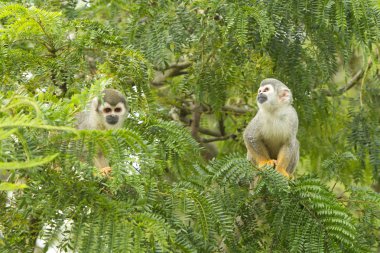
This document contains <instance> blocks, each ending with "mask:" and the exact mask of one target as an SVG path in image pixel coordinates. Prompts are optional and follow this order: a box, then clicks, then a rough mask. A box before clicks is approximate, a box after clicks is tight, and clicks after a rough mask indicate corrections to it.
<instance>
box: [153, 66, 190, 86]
mask: <svg viewBox="0 0 380 253" xmlns="http://www.w3.org/2000/svg"><path fill="white" fill-rule="evenodd" d="M190 66H191V63H190V62H181V63H175V64H172V65H170V66H169V68H167V69H165V70H163V71H156V73H155V75H154V78H153V80H152V82H151V83H152V85H153V86H156V87H161V86H163V85H164V84H165V82H166V80H167V79H168V78H171V77H175V76H180V75H185V74H187V73H188V72H187V71H184V70H185V69H186V68H188V67H190Z"/></svg>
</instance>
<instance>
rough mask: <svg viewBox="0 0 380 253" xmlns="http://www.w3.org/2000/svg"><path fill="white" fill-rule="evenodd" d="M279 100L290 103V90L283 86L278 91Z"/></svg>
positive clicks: (291, 98)
mask: <svg viewBox="0 0 380 253" xmlns="http://www.w3.org/2000/svg"><path fill="white" fill-rule="evenodd" d="M279 100H280V102H282V103H289V104H290V103H292V102H293V97H292V92H291V91H290V90H289V89H288V88H283V89H281V90H280V92H279Z"/></svg>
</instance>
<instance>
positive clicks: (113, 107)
mask: <svg viewBox="0 0 380 253" xmlns="http://www.w3.org/2000/svg"><path fill="white" fill-rule="evenodd" d="M127 115H128V106H127V101H126V98H125V96H124V95H123V94H121V93H120V92H119V91H117V90H114V89H105V90H104V91H103V92H102V93H101V95H100V96H99V97H96V98H94V99H93V100H92V101H91V104H90V110H89V111H84V112H81V113H80V114H78V116H77V129H97V130H109V129H118V128H121V127H122V126H123V122H124V120H125V119H126V117H127ZM94 165H95V167H97V168H98V169H99V170H100V172H101V174H103V175H108V174H109V173H110V172H111V167H110V166H109V163H108V161H107V159H106V158H105V157H104V155H103V153H102V152H101V151H99V152H98V154H97V156H96V157H95V158H94Z"/></svg>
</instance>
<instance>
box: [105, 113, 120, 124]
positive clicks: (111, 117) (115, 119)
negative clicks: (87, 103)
mask: <svg viewBox="0 0 380 253" xmlns="http://www.w3.org/2000/svg"><path fill="white" fill-rule="evenodd" d="M106 121H107V123H108V124H111V125H115V124H116V123H117V122H118V121H119V116H116V115H108V116H107V117H106Z"/></svg>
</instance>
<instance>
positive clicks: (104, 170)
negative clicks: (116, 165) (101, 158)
mask: <svg viewBox="0 0 380 253" xmlns="http://www.w3.org/2000/svg"><path fill="white" fill-rule="evenodd" d="M111 171H112V168H111V167H104V168H101V169H100V174H101V175H102V176H104V177H108V176H109V175H110V173H111Z"/></svg>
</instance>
